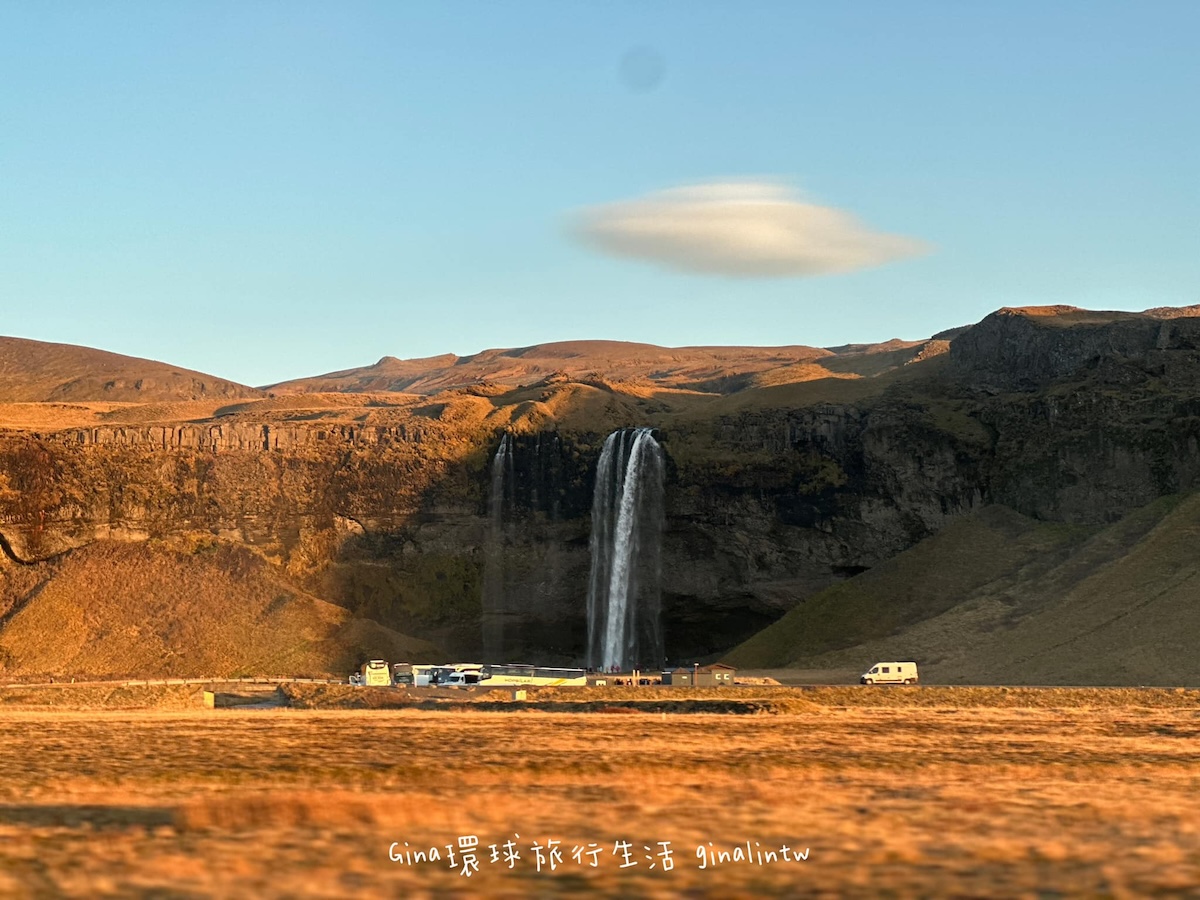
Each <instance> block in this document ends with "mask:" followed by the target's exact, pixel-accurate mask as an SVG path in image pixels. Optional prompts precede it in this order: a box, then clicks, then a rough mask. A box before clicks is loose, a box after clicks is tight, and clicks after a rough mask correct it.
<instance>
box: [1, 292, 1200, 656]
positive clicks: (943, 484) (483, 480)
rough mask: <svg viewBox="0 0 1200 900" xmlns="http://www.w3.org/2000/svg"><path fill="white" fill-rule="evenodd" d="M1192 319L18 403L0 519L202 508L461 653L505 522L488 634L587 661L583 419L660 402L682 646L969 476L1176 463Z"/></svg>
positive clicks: (1099, 477)
mask: <svg viewBox="0 0 1200 900" xmlns="http://www.w3.org/2000/svg"><path fill="white" fill-rule="evenodd" d="M1198 347H1200V320H1196V319H1191V318H1182V319H1172V320H1164V319H1161V318H1157V317H1154V316H1145V315H1133V314H1095V313H1083V312H1082V311H1070V310H1068V311H1061V310H1060V311H1057V312H1051V313H1049V314H1047V313H1046V311H1032V312H1031V311H1024V312H1023V311H1002V312H1001V313H997V314H995V315H993V316H990V317H988V318H987V319H985V320H984V321H983V322H981V323H979V324H978V325H976V326H973V327H972V328H969V329H967V330H966V331H964V332H961V333H957V334H955V336H954V339H953V342H952V344H951V345H950V352H949V354H946V355H940V356H933V357H928V358H922V359H920V360H918V361H915V362H913V363H912V364H911V365H907V366H904V367H903V368H902V369H900V370H897V371H894V372H890V373H885V374H883V375H880V376H879V377H878V378H877V379H875V380H874V381H872V382H871V385H872V386H871V387H870V389H869V390H868V389H866V387H864V385H867V381H866V379H859V380H858V381H854V380H849V381H844V382H843V381H839V382H838V383H837V384H836V385H834V387H835V388H836V389H837V391H842V392H843V395H844V397H845V399H841V400H839V399H836V397H837V396H838V395H837V394H836V392H832V393H831V392H825V394H822V393H821V392H822V391H824V388H823V387H821V386H820V385H818V387H817V388H814V389H813V391H815V392H816V393H813V392H809V393H805V391H807V390H808V388H807V387H805V386H796V385H782V386H779V387H768V388H761V389H750V390H745V391H742V392H740V393H735V394H732V395H730V396H727V397H723V398H713V397H700V396H694V395H680V396H678V397H677V396H675V395H671V394H669V393H664V392H661V391H658V392H654V391H644V390H640V389H638V390H634V389H632V388H631V389H630V390H629V391H627V392H624V393H622V389H621V388H620V386H617V387H611V386H610V387H606V388H604V389H603V390H601V389H600V388H587V389H586V390H585V389H583V388H581V387H580V386H579V385H578V384H575V383H572V382H564V381H562V380H561V379H560V380H558V381H556V382H554V383H549V384H547V385H545V386H543V387H542V388H538V389H537V391H540V392H541V393H538V392H537V391H535V392H534V393H532V394H531V393H530V390H532V389H521V390H520V391H515V392H512V393H511V394H506V393H503V391H500V392H496V391H493V392H492V394H494V396H493V395H492V394H489V395H488V396H486V397H482V396H472V397H463V396H449V395H442V396H440V397H438V398H417V399H416V400H414V401H413V402H412V403H409V405H407V406H404V407H403V408H397V410H395V411H391V412H387V414H386V415H383V414H379V415H376V413H375V412H373V411H372V410H373V409H374V408H375V405H374V401H368V400H364V401H363V403H364V404H365V405H364V406H362V407H361V410H360V409H359V408H355V409H354V410H353V414H349V413H347V414H340V413H339V415H338V416H335V417H334V418H333V419H329V420H326V419H322V417H321V415H320V414H318V413H316V412H295V413H294V414H293V413H290V414H288V415H283V414H282V413H279V412H278V411H277V412H274V413H272V412H269V411H268V412H263V413H257V412H256V411H255V410H256V409H257V407H254V406H253V404H248V405H246V406H245V407H244V408H239V410H240V411H238V412H237V414H236V415H229V416H226V417H217V418H211V419H207V420H204V421H201V422H191V423H164V424H129V425H92V426H89V427H86V428H72V429H65V430H56V431H45V432H42V433H32V432H28V431H25V432H17V431H10V432H8V433H4V434H0V475H3V476H4V479H6V481H7V489H5V487H4V481H3V480H0V533H2V534H3V535H4V536H5V538H6V539H7V544H8V550H9V555H10V556H11V557H13V558H17V559H35V558H45V557H47V556H50V555H52V554H55V553H58V552H61V551H63V550H65V549H67V548H70V547H75V546H81V545H84V544H87V543H91V542H93V541H96V540H101V539H105V538H119V539H159V540H171V539H174V538H175V537H177V536H179V535H183V534H194V533H195V532H204V533H208V534H210V535H215V536H217V537H218V538H220V539H224V540H229V541H234V542H239V543H244V544H246V545H249V546H252V547H254V548H256V549H257V550H258V551H259V552H260V553H261V554H263V555H264V556H265V557H266V558H267V559H269V560H271V561H272V562H274V563H276V564H277V565H279V566H281V567H283V568H284V569H285V570H286V572H287V574H288V575H289V576H290V577H291V578H292V579H293V580H294V581H297V582H298V583H300V584H303V585H304V586H305V587H306V588H307V589H308V590H310V591H311V592H312V593H314V594H316V595H317V596H320V597H323V598H326V599H329V600H333V601H334V602H337V603H339V604H341V605H343V606H345V607H347V608H349V609H350V610H351V611H352V612H353V613H354V614H355V615H358V616H362V617H366V618H372V619H375V620H377V621H379V622H381V623H383V624H385V625H388V626H390V627H393V628H395V629H397V630H398V631H401V632H404V633H407V634H412V635H414V636H416V637H420V638H425V639H428V640H431V641H433V642H434V643H437V644H439V645H440V646H442V647H444V648H446V650H447V651H448V652H452V653H455V654H462V655H464V656H467V655H473V654H475V653H477V652H478V651H479V647H480V643H481V623H480V615H481V599H480V598H481V594H482V589H483V575H484V567H485V558H486V556H487V549H488V547H489V546H498V547H499V552H500V554H501V559H502V562H501V564H500V566H499V572H500V574H499V577H500V579H501V581H502V583H503V590H504V591H505V595H506V596H507V597H508V598H510V605H511V606H512V607H513V609H514V610H515V612H514V615H513V616H512V618H511V620H510V621H508V622H507V623H506V625H505V651H506V655H507V656H509V657H511V658H518V657H527V658H529V657H533V658H538V659H543V660H546V661H550V660H561V661H564V662H565V661H572V660H574V661H579V660H580V659H581V658H582V654H583V650H584V645H585V628H586V625H585V603H586V592H587V575H588V566H589V548H588V540H589V534H590V520H589V510H590V507H591V496H592V490H593V485H594V479H595V469H596V463H597V460H598V456H599V451H600V445H601V443H602V442H603V439H604V437H605V434H606V433H607V431H608V430H610V429H611V428H612V427H617V426H619V425H634V424H650V425H654V426H656V427H658V428H659V429H660V435H661V438H662V444H663V447H664V450H665V452H666V455H667V475H666V527H665V530H664V535H663V541H664V546H663V562H662V565H663V573H662V584H663V586H664V595H663V608H664V616H665V622H664V632H665V635H666V640H667V656H668V658H669V659H671V660H680V659H684V658H688V659H690V658H694V657H697V656H703V655H706V654H712V653H717V652H719V651H721V650H724V649H726V648H728V647H730V646H732V645H733V644H736V643H738V642H739V641H740V640H742V639H744V638H745V637H748V636H749V635H750V634H752V633H753V632H755V631H757V630H758V629H759V628H761V627H763V626H764V625H766V624H768V623H769V622H771V621H773V620H775V619H777V618H778V617H779V616H780V615H782V614H783V613H784V612H785V611H787V610H788V609H790V608H791V607H793V606H794V605H796V604H797V603H798V602H801V601H802V600H803V598H804V597H806V596H809V595H811V594H812V593H814V592H816V591H817V590H820V589H822V588H824V587H827V586H828V585H830V584H831V583H833V582H835V581H837V580H839V579H843V578H846V577H848V576H851V575H854V574H857V573H858V572H861V571H864V570H865V569H868V568H871V567H873V566H875V565H877V564H878V563H880V562H882V561H884V560H886V559H889V558H891V557H893V556H895V555H896V554H898V553H900V552H901V551H903V550H905V549H906V548H908V547H911V546H912V545H913V544H915V543H917V542H918V541H920V540H921V539H923V538H925V537H927V536H929V535H930V534H932V533H934V532H936V531H938V530H939V529H940V528H941V527H942V526H943V525H945V524H946V523H947V522H949V521H950V520H952V519H954V518H956V517H959V516H961V515H963V514H964V513H967V512H969V511H970V510H972V509H974V508H976V507H978V506H980V505H982V504H985V503H1002V504H1005V505H1008V506H1010V507H1012V508H1014V509H1016V510H1018V511H1019V512H1022V513H1024V514H1026V515H1029V516H1033V517H1036V518H1040V519H1046V520H1052V521H1065V522H1078V523H1100V522H1106V521H1111V520H1114V519H1116V518H1117V517H1119V516H1120V515H1122V514H1124V513H1126V512H1128V511H1130V510H1132V509H1134V508H1136V507H1138V506H1141V505H1143V504H1145V503H1147V502H1149V501H1150V500H1152V499H1154V498H1155V497H1157V496H1160V495H1162V494H1166V493H1173V492H1178V491H1187V490H1191V489H1193V488H1194V487H1195V486H1196V484H1197V478H1198V477H1200V401H1197V400H1196V399H1194V398H1195V397H1196V396H1198V395H1197V392H1196V388H1197V386H1198V384H1200V358H1198V357H1197V352H1198V351H1197V348H1198ZM832 381H833V380H832V379H831V382H832ZM832 390H833V389H832V388H831V389H830V391H832ZM521 391H524V393H522V392H521ZM826 395H827V396H826ZM831 397H832V398H834V399H830V398H831ZM563 398H567V399H563ZM580 398H582V399H580ZM814 398H818V399H814ZM568 400H569V402H568ZM560 401H561V402H560ZM380 402H382V401H380ZM405 402H407V401H405ZM313 403H314V404H315V403H316V401H313ZM417 404H420V405H417ZM362 410H366V411H365V412H362ZM360 412H361V414H360ZM256 417H257V418H256ZM503 430H508V431H510V432H511V433H512V434H513V467H512V472H511V475H510V476H509V481H508V483H507V485H506V487H505V491H506V495H505V503H504V512H503V515H502V516H501V517H500V520H499V523H498V524H497V523H495V522H493V521H490V520H489V515H488V510H489V498H488V493H489V490H490V489H491V478H490V473H489V463H490V459H491V455H492V453H493V452H494V451H495V448H496V446H497V443H498V441H499V437H500V434H501V432H502V431H503ZM497 529H498V532H497ZM489 542H490V543H489ZM10 564H11V563H10Z"/></svg>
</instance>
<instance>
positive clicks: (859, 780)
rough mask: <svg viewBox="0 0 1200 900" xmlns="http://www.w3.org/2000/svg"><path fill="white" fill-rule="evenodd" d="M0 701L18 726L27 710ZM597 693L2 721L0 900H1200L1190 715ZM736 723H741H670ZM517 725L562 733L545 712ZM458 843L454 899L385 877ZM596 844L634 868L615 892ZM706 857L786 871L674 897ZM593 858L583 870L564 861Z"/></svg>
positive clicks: (1058, 701) (912, 693) (1199, 737)
mask: <svg viewBox="0 0 1200 900" xmlns="http://www.w3.org/2000/svg"><path fill="white" fill-rule="evenodd" d="M7 690H18V689H5V690H0V694H4V693H5V692H6V691H7ZM19 690H23V691H24V692H25V693H24V694H23V695H22V696H24V697H25V700H24V701H23V702H24V703H26V704H28V703H29V702H32V701H30V700H29V697H30V696H31V695H32V693H33V692H34V691H35V690H36V689H19ZM365 690H367V691H370V689H365ZM382 690H384V691H386V689H382ZM69 693H70V692H69V690H67V689H60V690H56V691H54V693H53V695H52V697H51V695H48V694H47V695H44V696H46V697H47V702H50V703H62V702H64V700H65V699H66V698H68V697H69ZM184 693H185V692H184V691H183V690H182V689H178V688H176V689H173V690H171V691H169V692H166V693H165V699H166V700H167V702H168V704H176V705H178V704H179V703H180V701H181V698H182V697H183V694H184ZM387 693H389V694H390V693H403V692H387ZM600 693H601V692H593V691H587V692H585V693H582V694H580V695H578V696H579V700H578V702H574V701H572V700H571V699H570V698H571V696H572V695H571V693H570V692H567V691H561V692H558V693H545V692H542V693H536V694H533V695H531V698H530V702H529V703H526V704H509V705H507V706H505V705H504V704H501V703H498V702H496V701H495V700H494V699H488V697H486V696H484V697H481V698H480V700H481V701H483V702H482V703H476V702H474V700H473V699H471V698H467V697H464V698H463V699H462V700H461V701H456V702H453V703H450V704H448V705H447V706H446V707H445V708H443V709H440V710H436V711H434V710H428V709H418V708H401V709H376V710H328V709H325V710H319V709H318V710H312V709H304V710H300V709H289V708H282V709H275V710H198V709H186V710H184V709H168V710H163V709H160V710H140V711H138V710H114V709H106V710H91V711H83V710H70V709H49V708H46V709H41V710H33V709H14V708H13V706H12V705H11V704H7V705H5V706H3V707H0V746H2V747H3V748H4V752H3V754H0V896H38V897H41V896H70V897H180V898H182V897H188V898H192V897H296V896H307V897H355V896H364V897H367V896H370V897H375V896H405V897H431V898H432V897H472V896H478V897H513V898H517V897H522V898H523V897H555V896H564V895H574V896H579V895H583V896H599V897H613V898H616V897H664V898H666V897H693V898H705V897H714V898H715V897H743V896H744V897H750V896H787V897H795V896H822V897H825V896H827V897H840V896H864V897H865V896H871V897H874V896H898V897H909V896H954V895H957V896H995V897H1022V896H1028V897H1036V896H1056V895H1069V896H1080V895H1083V896H1095V895H1105V896H1115V897H1138V896H1145V895H1148V894H1155V893H1157V894H1167V895H1179V894H1184V893H1191V892H1195V891H1196V890H1198V889H1200V887H1198V886H1200V766H1198V765H1197V762H1196V757H1197V744H1198V743H1200V694H1198V693H1197V692H1195V691H1169V690H1158V691H1154V690H1151V691H1138V690H1136V689H1123V690H1117V691H1103V690H1067V689H1049V690H1041V691H1039V690H1037V689H983V688H976V689H952V688H944V689H939V688H922V689H892V690H889V689H875V690H871V689H858V688H833V689H815V690H793V689H786V688H784V689H780V688H776V689H774V690H771V689H734V690H733V691H732V692H730V693H726V694H722V695H721V696H723V697H725V698H726V699H725V700H724V701H723V702H724V703H725V705H724V706H713V705H706V703H705V702H704V701H705V700H706V699H708V698H709V697H714V699H715V695H713V694H712V692H708V693H701V694H698V695H697V698H698V700H699V702H696V703H692V704H691V705H689V704H688V703H686V702H684V701H683V699H682V696H681V695H682V693H683V692H682V691H680V692H677V693H675V694H674V695H671V692H670V691H669V690H664V691H650V692H645V691H638V690H636V689H627V690H625V691H624V692H621V691H610V692H608V693H609V696H610V697H611V699H612V700H613V703H612V705H607V706H604V705H597V704H596V703H595V702H594V700H595V697H597V696H599V695H600ZM93 695H95V691H94V690H93ZM669 695H670V696H675V697H676V698H677V699H676V700H673V701H672V700H670V699H668V696H669ZM147 696H148V695H147ZM92 699H93V700H94V699H95V696H92ZM143 699H144V698H143ZM310 699H312V697H311V696H310ZM742 700H745V701H748V703H747V705H746V706H745V707H742V708H741V709H742V711H743V712H746V711H749V710H750V709H757V710H758V712H759V713H760V714H758V715H745V714H741V715H739V714H729V713H711V712H699V711H691V712H683V711H679V710H703V709H712V708H724V709H738V708H739V707H738V705H737V703H738V702H739V701H742ZM543 701H546V702H550V701H553V702H554V703H555V704H556V706H555V708H558V709H576V710H580V711H575V712H546V711H544V707H543V708H539V704H541V703H542V702H543ZM749 701H756V702H758V704H759V705H758V706H754V705H753V704H750V703H749ZM764 701H765V702H764ZM622 702H624V703H627V704H638V703H640V704H642V705H641V706H640V707H639V709H641V710H653V711H638V709H632V708H630V707H629V706H621V705H620V703H622ZM481 708H485V709H488V710H489V711H477V710H479V709H481ZM584 709H586V710H588V712H583V711H582V710H584ZM668 709H671V710H674V711H669V712H668V711H666V710H668ZM781 710H791V712H780V711H781ZM764 711H766V714H761V713H764ZM514 834H519V835H520V837H519V838H513V840H514V843H515V844H516V846H517V849H518V850H519V851H520V852H521V854H522V859H521V860H520V861H519V862H517V863H515V865H514V867H513V868H512V869H509V868H507V867H506V866H505V864H504V863H503V862H499V863H495V864H493V863H491V862H489V861H488V860H489V852H488V850H487V845H489V844H493V843H498V844H502V843H503V842H504V841H506V840H508V839H509V838H511V837H512V836H513V835H514ZM462 835H476V836H478V838H479V841H480V844H481V848H482V853H481V855H480V871H479V872H478V874H476V875H474V876H472V877H471V878H470V879H467V878H464V877H462V876H460V875H458V874H456V873H452V872H451V871H449V869H448V868H447V867H446V864H445V862H442V863H440V864H439V863H432V864H430V863H426V864H422V865H413V866H410V865H407V864H405V863H397V862H392V861H391V860H390V859H389V855H388V850H389V845H390V844H391V843H392V842H393V841H396V842H400V845H401V847H403V842H405V841H408V842H409V844H410V846H411V847H413V848H417V847H421V848H426V849H427V848H428V847H431V846H439V847H441V846H444V845H445V844H447V843H456V842H457V838H458V837H459V836H462ZM547 839H555V840H559V841H561V845H560V846H561V848H562V849H563V851H564V852H563V863H562V864H560V865H559V866H557V868H556V871H554V872H549V871H547V870H543V871H542V872H541V873H538V872H537V871H536V870H535V866H534V862H533V853H532V852H531V848H532V845H533V844H534V843H535V842H540V843H541V844H542V845H543V846H545V845H546V842H547ZM621 840H625V841H629V842H630V844H631V845H632V850H633V856H632V859H634V860H636V861H637V862H638V865H636V866H632V867H630V868H627V869H622V868H620V863H621V861H622V860H621V859H620V858H618V857H614V855H613V853H612V849H613V845H614V843H615V842H617V841H621ZM659 841H669V842H670V847H671V849H672V850H673V853H674V855H673V858H672V861H673V862H674V863H675V867H674V869H673V870H672V871H669V872H664V871H662V867H661V865H656V867H655V868H654V869H653V870H651V869H649V868H648V861H647V860H646V851H644V850H643V849H642V848H643V846H645V845H649V846H651V847H652V848H656V846H657V842H659ZM709 841H711V842H712V843H713V845H714V848H715V849H726V850H732V847H733V846H735V845H737V844H744V842H745V841H750V842H751V846H752V848H753V849H755V850H756V851H757V850H758V849H764V850H765V849H767V848H776V849H778V847H779V846H780V845H783V844H786V845H788V846H789V847H791V848H796V849H800V850H803V849H804V848H808V859H807V861H804V862H784V861H778V862H775V863H771V864H764V865H761V866H760V865H757V864H756V863H749V864H748V863H735V862H726V863H721V864H718V865H717V866H716V867H715V868H708V869H700V868H699V862H698V860H697V858H696V855H695V851H696V848H697V846H698V845H704V846H707V845H708V842H709ZM593 842H594V843H595V844H597V845H599V847H600V848H601V850H602V852H601V854H600V855H599V857H598V860H597V862H598V865H597V866H595V867H591V866H590V865H587V863H588V862H590V860H589V858H588V857H587V856H584V857H583V860H584V863H585V864H584V865H580V864H579V863H576V862H574V861H573V860H572V859H571V853H570V851H571V849H572V847H573V846H575V845H582V846H586V845H588V844H590V843H593Z"/></svg>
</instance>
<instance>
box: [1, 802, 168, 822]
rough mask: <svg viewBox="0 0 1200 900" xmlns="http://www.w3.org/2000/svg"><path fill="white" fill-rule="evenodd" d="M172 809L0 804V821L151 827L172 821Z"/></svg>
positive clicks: (90, 805) (158, 807) (159, 807)
mask: <svg viewBox="0 0 1200 900" xmlns="http://www.w3.org/2000/svg"><path fill="white" fill-rule="evenodd" d="M174 820H175V819H174V811H173V810H171V809H169V808H166V807H161V806H106V805H101V804H66V803H61V804H46V805H43V804H36V805H35V804H26V805H11V806H10V805H5V804H0V825H24V826H28V827H33V828H79V827H81V826H83V825H90V826H92V827H93V828H132V827H143V828H154V827H157V826H159V825H171V824H173V823H174Z"/></svg>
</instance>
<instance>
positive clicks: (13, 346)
mask: <svg viewBox="0 0 1200 900" xmlns="http://www.w3.org/2000/svg"><path fill="white" fill-rule="evenodd" d="M262 396H264V394H263V392H262V391H259V390H256V389H255V388H252V387H247V386H246V385H244V384H237V383H236V382H233V381H227V380H225V379H224V378H217V377H215V376H213V375H205V374H204V373H202V372H193V371H192V370H190V369H183V368H180V367H178V366H172V365H168V364H167V363H161V362H155V361H153V360H149V359H138V358H137V357H133V356H122V355H120V354H119V353H108V352H107V351H104V350H93V349H92V348H90V347H76V346H74V345H72V344H51V343H46V342H44V341H30V340H25V339H24V338H11V337H0V402H4V403H40V402H54V401H75V402H82V401H104V400H110V401H117V402H134V403H141V402H162V401H176V400H205V399H229V400H244V399H250V398H253V397H262Z"/></svg>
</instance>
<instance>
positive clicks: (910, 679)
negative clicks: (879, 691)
mask: <svg viewBox="0 0 1200 900" xmlns="http://www.w3.org/2000/svg"><path fill="white" fill-rule="evenodd" d="M858 680H859V682H860V683H861V684H916V683H917V681H919V680H920V679H919V678H918V677H917V664H916V663H915V662H881V663H875V665H873V666H871V668H869V669H868V670H867V671H865V672H863V674H862V678H860V679H858Z"/></svg>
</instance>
